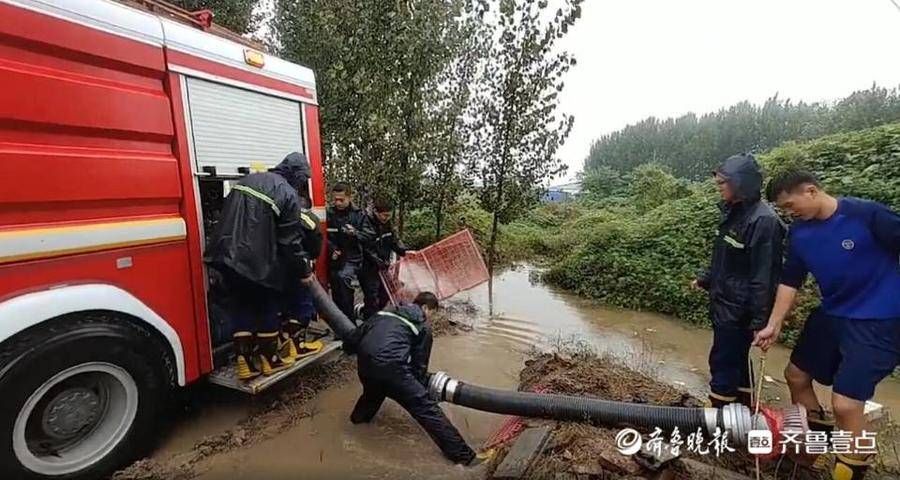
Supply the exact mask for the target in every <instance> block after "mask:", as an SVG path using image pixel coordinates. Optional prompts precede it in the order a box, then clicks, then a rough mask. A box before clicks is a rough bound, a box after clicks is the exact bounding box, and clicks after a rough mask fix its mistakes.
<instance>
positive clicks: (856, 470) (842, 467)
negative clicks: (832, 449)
mask: <svg viewBox="0 0 900 480" xmlns="http://www.w3.org/2000/svg"><path fill="white" fill-rule="evenodd" d="M871 464H872V456H871V455H869V456H867V457H866V458H864V459H856V458H851V457H847V456H845V455H841V454H838V455H837V458H836V459H835V462H834V470H832V471H831V480H862V479H863V478H865V477H866V471H868V470H869V466H870V465H871Z"/></svg>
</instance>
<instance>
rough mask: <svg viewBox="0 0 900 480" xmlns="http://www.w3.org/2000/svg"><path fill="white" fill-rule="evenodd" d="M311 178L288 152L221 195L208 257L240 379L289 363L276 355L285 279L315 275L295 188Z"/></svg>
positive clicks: (304, 164) (296, 155)
mask: <svg viewBox="0 0 900 480" xmlns="http://www.w3.org/2000/svg"><path fill="white" fill-rule="evenodd" d="M309 176H310V168H309V163H308V162H307V160H306V157H305V156H303V154H300V153H297V152H293V153H291V154H289V155H288V156H287V157H285V158H284V160H282V162H281V163H279V164H278V165H277V166H276V167H275V168H273V169H271V170H270V171H268V172H259V173H252V174H250V175H247V176H246V177H244V178H242V179H241V180H240V181H239V182H238V183H237V184H236V185H234V186H233V187H232V188H231V192H230V193H229V194H228V197H226V198H225V203H224V206H223V208H222V214H221V219H220V221H219V223H218V224H217V225H216V231H215V232H214V233H213V235H212V238H211V240H210V244H209V248H208V250H207V252H206V258H205V261H206V262H207V263H208V264H209V265H210V266H211V267H213V268H216V269H217V270H219V271H220V272H221V274H222V276H223V278H224V281H225V289H226V291H227V292H228V297H229V298H228V299H227V301H226V305H228V310H229V312H230V313H231V317H232V323H233V326H234V334H233V340H234V349H235V354H236V356H237V371H238V377H239V378H241V379H243V380H247V379H250V378H254V377H256V376H258V375H259V374H260V373H262V374H265V375H271V374H272V373H275V372H278V371H280V370H283V369H284V368H286V367H287V366H288V365H289V364H290V363H291V362H292V361H293V359H292V358H288V357H282V355H280V354H279V350H280V349H281V346H282V345H281V343H282V342H283V340H282V337H281V335H280V332H279V329H280V320H279V312H280V311H281V309H282V308H283V305H284V296H285V292H286V285H287V283H288V282H291V283H299V282H300V279H301V278H305V277H308V276H309V275H310V274H311V273H312V266H311V263H310V260H311V256H310V255H309V254H308V253H307V251H306V249H305V248H304V246H303V239H304V234H303V227H302V226H301V221H302V220H301V216H300V203H299V197H298V193H297V192H298V189H301V188H303V189H305V188H306V186H307V182H308V179H309ZM254 347H255V348H254ZM255 352H258V366H257V362H256V361H254V358H253V357H254V356H256V353H255Z"/></svg>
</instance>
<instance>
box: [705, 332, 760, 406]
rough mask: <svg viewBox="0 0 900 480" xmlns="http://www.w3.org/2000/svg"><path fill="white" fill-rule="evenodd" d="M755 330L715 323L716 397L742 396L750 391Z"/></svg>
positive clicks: (713, 367)
mask: <svg viewBox="0 0 900 480" xmlns="http://www.w3.org/2000/svg"><path fill="white" fill-rule="evenodd" d="M751 343H753V332H752V331H751V330H749V329H747V328H740V327H723V326H713V345H712V349H711V350H710V351H709V373H710V375H711V376H712V378H711V379H710V381H709V389H710V391H712V393H713V394H714V395H716V396H720V397H738V396H740V394H741V393H742V391H743V393H747V392H749V391H750V387H751V386H750V366H749V364H748V358H749V356H750V345H751Z"/></svg>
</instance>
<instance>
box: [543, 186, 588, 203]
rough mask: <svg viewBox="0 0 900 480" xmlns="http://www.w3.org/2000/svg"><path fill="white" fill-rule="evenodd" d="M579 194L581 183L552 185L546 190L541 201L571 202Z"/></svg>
mask: <svg viewBox="0 0 900 480" xmlns="http://www.w3.org/2000/svg"><path fill="white" fill-rule="evenodd" d="M580 193H581V182H573V183H564V184H562V185H553V186H551V187H549V188H548V189H547V191H546V192H545V193H544V196H543V197H541V201H542V202H545V203H561V202H567V201H569V200H573V199H574V198H575V197H577V196H578V194H580Z"/></svg>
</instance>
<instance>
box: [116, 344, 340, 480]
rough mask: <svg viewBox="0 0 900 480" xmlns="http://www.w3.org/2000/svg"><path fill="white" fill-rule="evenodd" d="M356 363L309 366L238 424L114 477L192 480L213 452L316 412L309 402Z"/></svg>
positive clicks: (235, 446)
mask: <svg viewBox="0 0 900 480" xmlns="http://www.w3.org/2000/svg"><path fill="white" fill-rule="evenodd" d="M354 371H355V362H354V361H353V360H351V359H350V358H348V357H346V356H344V357H341V358H339V359H338V360H335V361H333V362H329V363H324V364H321V365H316V366H313V367H310V368H309V369H308V370H304V371H302V372H300V373H298V374H297V375H296V376H294V377H292V378H290V379H288V380H285V382H288V384H286V385H284V387H279V388H277V390H276V391H274V392H272V394H271V395H267V396H266V397H264V398H266V401H264V402H259V405H258V406H257V407H256V408H255V409H254V411H253V412H252V413H251V414H250V415H249V416H247V418H245V419H243V420H242V421H241V422H239V423H238V425H237V426H236V427H235V428H233V429H230V430H227V431H225V432H223V433H220V434H218V435H211V436H208V437H206V438H204V439H203V440H201V441H199V442H197V443H196V444H195V445H194V448H193V449H191V451H189V452H186V453H183V454H180V455H176V456H175V457H173V458H171V459H168V460H166V461H162V462H161V461H156V460H152V459H147V460H141V461H138V462H136V463H134V464H132V465H131V466H130V467H128V468H126V469H125V470H122V471H120V472H118V473H116V474H115V475H114V476H113V480H164V479H165V480H169V479H175V480H189V479H191V478H193V477H194V476H195V474H194V468H193V467H194V466H195V465H196V464H197V463H199V462H200V461H202V460H204V459H206V458H207V457H210V456H213V455H220V454H223V453H226V452H229V451H232V450H235V449H239V448H243V447H246V446H248V445H252V444H254V443H256V442H259V441H261V440H265V439H267V438H271V437H272V436H274V435H277V434H279V433H281V432H284V431H285V430H287V429H289V428H291V427H293V426H295V425H296V424H297V423H298V422H299V421H300V420H302V419H304V418H307V417H310V416H312V415H313V414H314V412H312V411H311V410H310V409H309V407H308V405H307V403H308V402H309V401H310V400H312V399H313V398H314V397H315V396H316V395H318V394H319V393H321V392H322V391H324V390H326V389H328V388H330V387H332V386H335V385H340V384H342V383H344V382H347V381H348V380H350V379H351V378H352V377H353V375H352V374H353V373H354Z"/></svg>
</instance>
